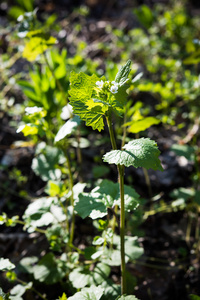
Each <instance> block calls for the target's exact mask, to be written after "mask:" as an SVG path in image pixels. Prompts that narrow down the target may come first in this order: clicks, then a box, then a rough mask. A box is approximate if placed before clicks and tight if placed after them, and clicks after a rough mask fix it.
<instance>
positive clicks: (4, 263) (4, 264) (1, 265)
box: [0, 258, 15, 271]
mask: <svg viewBox="0 0 200 300" xmlns="http://www.w3.org/2000/svg"><path fill="white" fill-rule="evenodd" d="M14 268H15V265H14V264H13V263H11V262H10V261H9V259H8V258H0V271H9V270H12V269H14Z"/></svg>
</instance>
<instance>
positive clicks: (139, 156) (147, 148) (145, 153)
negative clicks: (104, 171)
mask: <svg viewBox="0 0 200 300" xmlns="http://www.w3.org/2000/svg"><path fill="white" fill-rule="evenodd" d="M123 149H124V150H112V151H110V152H108V153H106V154H105V155H104V156H103V160H104V161H105V162H108V163H109V164H116V165H124V166H126V167H130V166H134V167H135V168H138V167H144V168H146V169H150V168H151V169H153V170H160V171H162V170H163V168H162V166H161V163H160V160H159V158H158V156H159V154H160V151H159V150H158V148H157V144H156V143H155V142H154V141H152V140H150V139H149V138H141V139H136V140H134V141H131V142H129V143H128V144H126V145H125V146H124V147H123Z"/></svg>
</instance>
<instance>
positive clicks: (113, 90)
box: [110, 85, 118, 94]
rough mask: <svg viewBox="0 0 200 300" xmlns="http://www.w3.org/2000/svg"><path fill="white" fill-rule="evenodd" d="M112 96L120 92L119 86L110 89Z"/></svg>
mask: <svg viewBox="0 0 200 300" xmlns="http://www.w3.org/2000/svg"><path fill="white" fill-rule="evenodd" d="M110 91H111V93H112V94H117V92H118V85H112V86H111V88H110Z"/></svg>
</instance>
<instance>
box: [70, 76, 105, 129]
mask: <svg viewBox="0 0 200 300" xmlns="http://www.w3.org/2000/svg"><path fill="white" fill-rule="evenodd" d="M97 81H99V78H98V77H97V76H96V75H92V76H88V75H86V74H84V73H82V72H81V73H79V74H76V73H75V72H71V75H70V90H69V94H70V104H71V106H72V107H73V112H74V114H75V115H78V116H79V117H80V118H81V120H83V121H85V122H86V125H87V126H92V128H93V129H98V130H99V131H101V130H102V129H103V128H104V123H103V115H104V114H105V112H104V106H102V103H99V104H97V105H95V106H94V107H91V102H88V101H90V100H92V95H93V93H94V88H95V87H96V82H97ZM90 107H91V108H90Z"/></svg>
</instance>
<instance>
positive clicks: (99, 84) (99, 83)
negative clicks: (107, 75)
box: [96, 80, 104, 89]
mask: <svg viewBox="0 0 200 300" xmlns="http://www.w3.org/2000/svg"><path fill="white" fill-rule="evenodd" d="M96 85H97V86H98V87H99V88H100V89H102V88H103V85H104V82H103V80H101V81H97V82H96Z"/></svg>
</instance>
